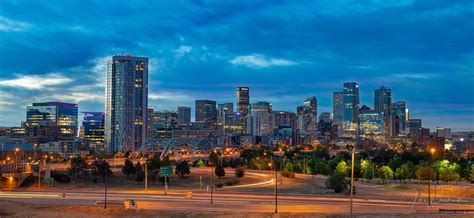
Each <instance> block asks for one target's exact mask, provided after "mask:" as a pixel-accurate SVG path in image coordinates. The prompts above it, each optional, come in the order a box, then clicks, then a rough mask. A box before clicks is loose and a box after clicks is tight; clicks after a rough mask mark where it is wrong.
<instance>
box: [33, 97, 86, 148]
mask: <svg viewBox="0 0 474 218" xmlns="http://www.w3.org/2000/svg"><path fill="white" fill-rule="evenodd" d="M42 126H51V127H56V128H52V129H57V130H58V131H59V132H58V133H56V134H55V135H57V137H58V139H60V140H72V139H74V137H76V136H77V133H78V107H77V104H70V103H63V102H43V103H33V104H32V106H27V108H26V128H27V131H28V130H31V129H32V128H36V130H38V128H42ZM38 137H41V136H38Z"/></svg>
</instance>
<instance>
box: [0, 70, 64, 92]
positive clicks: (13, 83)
mask: <svg viewBox="0 0 474 218" xmlns="http://www.w3.org/2000/svg"><path fill="white" fill-rule="evenodd" d="M71 81H72V80H71V79H70V78H68V77H65V76H63V75H61V74H57V73H51V74H47V75H41V76H39V75H20V76H18V77H17V78H15V79H9V80H8V79H7V80H0V86H8V87H17V88H25V89H43V88H45V87H48V86H55V85H61V84H66V83H69V82H71Z"/></svg>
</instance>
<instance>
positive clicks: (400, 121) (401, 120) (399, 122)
mask: <svg viewBox="0 0 474 218" xmlns="http://www.w3.org/2000/svg"><path fill="white" fill-rule="evenodd" d="M406 113H407V109H406V102H405V101H397V102H394V103H393V104H392V112H391V116H390V117H391V125H392V127H391V130H392V133H391V136H403V135H406V134H407V133H408V132H407V114H406Z"/></svg>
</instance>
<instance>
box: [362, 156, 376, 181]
mask: <svg viewBox="0 0 474 218" xmlns="http://www.w3.org/2000/svg"><path fill="white" fill-rule="evenodd" d="M360 170H361V174H362V178H364V179H373V178H374V164H373V163H372V161H370V160H362V162H361V163H360Z"/></svg>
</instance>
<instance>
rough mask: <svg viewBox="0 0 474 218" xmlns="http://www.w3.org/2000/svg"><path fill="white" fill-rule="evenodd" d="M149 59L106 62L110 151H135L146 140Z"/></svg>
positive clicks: (117, 58) (117, 57)
mask: <svg viewBox="0 0 474 218" xmlns="http://www.w3.org/2000/svg"><path fill="white" fill-rule="evenodd" d="M147 108H148V58H145V57H132V56H131V55H114V56H112V57H110V58H108V60H107V85H106V104H105V136H106V142H107V146H108V150H109V151H110V152H117V151H135V150H137V149H138V148H139V147H140V146H141V145H142V144H143V143H144V142H145V139H146V131H147V126H146V121H147Z"/></svg>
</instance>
